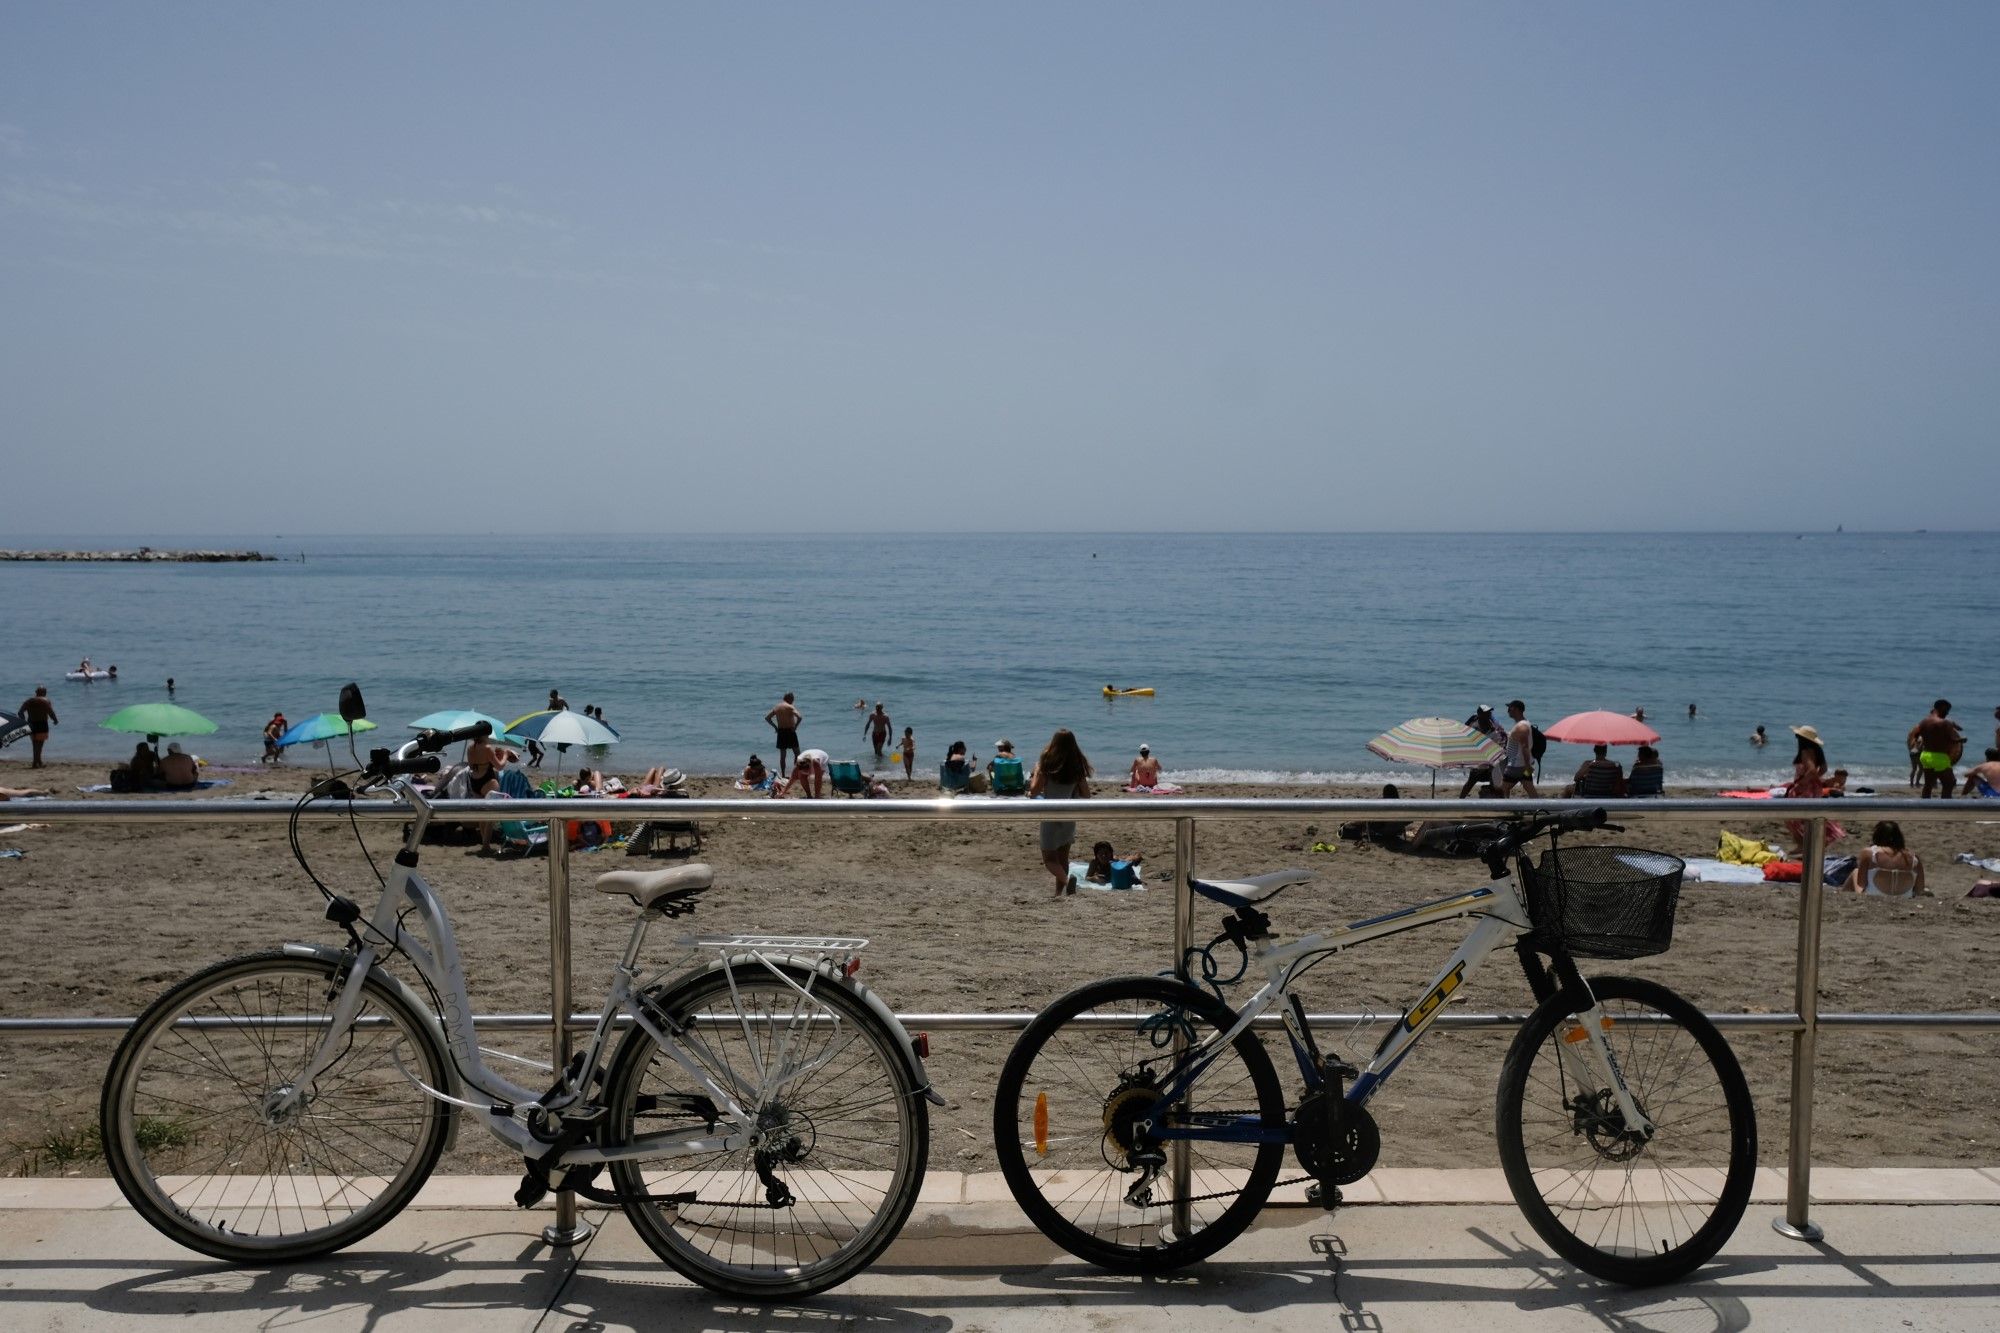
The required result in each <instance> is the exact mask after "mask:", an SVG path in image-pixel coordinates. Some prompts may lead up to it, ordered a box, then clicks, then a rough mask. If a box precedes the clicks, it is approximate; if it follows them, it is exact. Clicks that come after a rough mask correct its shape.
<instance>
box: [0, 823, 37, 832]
mask: <svg viewBox="0 0 2000 1333" xmlns="http://www.w3.org/2000/svg"><path fill="white" fill-rule="evenodd" d="M39 827H41V826H40V825H38V824H9V825H8V826H7V827H6V828H0V833H19V832H21V831H23V830H24V829H31V828H39Z"/></svg>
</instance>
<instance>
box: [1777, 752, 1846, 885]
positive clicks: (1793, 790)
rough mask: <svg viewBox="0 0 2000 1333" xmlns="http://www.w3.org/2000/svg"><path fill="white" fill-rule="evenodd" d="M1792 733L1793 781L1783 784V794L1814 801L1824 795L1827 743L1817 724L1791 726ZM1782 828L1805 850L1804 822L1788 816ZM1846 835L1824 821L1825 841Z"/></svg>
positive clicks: (1833, 823) (1842, 830)
mask: <svg viewBox="0 0 2000 1333" xmlns="http://www.w3.org/2000/svg"><path fill="white" fill-rule="evenodd" d="M1791 732H1792V735H1794V736H1797V737H1798V738H1799V748H1798V750H1797V752H1796V753H1794V754H1793V755H1792V780H1791V781H1790V782H1788V783H1786V784H1785V795H1787V796H1796V797H1798V798H1799V799H1801V800H1808V801H1816V800H1819V799H1820V798H1822V797H1824V796H1825V795H1826V772H1827V763H1826V745H1825V744H1824V743H1823V742H1822V741H1821V740H1820V738H1819V729H1818V728H1817V727H1810V726H1805V727H1793V728H1792V729H1791ZM1785 831H1786V832H1787V833H1790V834H1791V835H1792V842H1793V844H1794V845H1795V846H1796V847H1797V848H1798V850H1799V852H1800V854H1801V855H1803V854H1804V852H1805V845H1806V821H1805V820H1803V819H1788V820H1786V821H1785ZM1846 836H1847V830H1846V829H1844V828H1842V827H1841V826H1840V824H1839V823H1838V822H1837V821H1835V820H1831V819H1829V820H1827V821H1826V840H1827V841H1828V842H1838V841H1839V840H1840V839H1842V838H1844V837H1846Z"/></svg>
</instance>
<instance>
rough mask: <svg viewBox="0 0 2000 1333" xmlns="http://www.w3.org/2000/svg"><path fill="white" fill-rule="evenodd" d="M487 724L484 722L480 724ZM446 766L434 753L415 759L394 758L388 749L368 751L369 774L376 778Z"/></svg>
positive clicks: (427, 770) (424, 771) (434, 769)
mask: <svg viewBox="0 0 2000 1333" xmlns="http://www.w3.org/2000/svg"><path fill="white" fill-rule="evenodd" d="M479 725H480V726H482V727H483V726H485V725H486V724H485V723H484V722H482V723H480V724H479ZM443 767H444V761H443V760H442V759H439V758H438V757H437V756H436V755H434V754H423V755H418V756H417V757H416V758H414V759H396V758H392V757H391V756H390V754H389V752H388V751H387V750H370V751H369V752H368V775H369V776H370V777H376V778H393V777H401V776H403V775H405V774H409V773H435V772H437V771H438V770H439V769H441V768H443Z"/></svg>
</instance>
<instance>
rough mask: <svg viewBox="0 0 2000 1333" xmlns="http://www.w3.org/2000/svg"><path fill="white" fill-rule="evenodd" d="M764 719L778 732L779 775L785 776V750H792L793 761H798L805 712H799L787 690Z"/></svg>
mask: <svg viewBox="0 0 2000 1333" xmlns="http://www.w3.org/2000/svg"><path fill="white" fill-rule="evenodd" d="M764 721H766V722H768V723H769V724H770V725H771V729H772V730H774V731H776V732H777V733H778V776H779V777H780V778H783V777H784V776H785V775H786V767H785V752H786V751H790V752H791V756H792V762H793V763H797V762H798V758H799V723H801V722H803V721H805V714H803V713H801V712H799V710H798V708H797V706H796V705H795V704H793V702H792V696H791V693H790V692H789V691H787V692H786V694H785V697H784V698H783V699H780V700H779V701H778V703H777V705H776V706H775V707H773V708H772V709H771V711H770V712H768V713H766V714H764Z"/></svg>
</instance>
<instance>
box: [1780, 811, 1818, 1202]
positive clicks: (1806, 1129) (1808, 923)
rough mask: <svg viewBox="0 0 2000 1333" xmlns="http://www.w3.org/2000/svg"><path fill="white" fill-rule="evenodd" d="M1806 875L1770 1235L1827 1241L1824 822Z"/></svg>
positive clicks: (1810, 841) (1813, 838)
mask: <svg viewBox="0 0 2000 1333" xmlns="http://www.w3.org/2000/svg"><path fill="white" fill-rule="evenodd" d="M1805 853H1806V854H1805V860H1806V864H1805V874H1803V875H1802V876H1800V879H1799V893H1800V895H1801V897H1800V899H1799V956H1798V961H1797V963H1796V965H1795V966H1796V972H1795V974H1794V975H1795V977H1796V982H1797V990H1796V998H1795V1000H1794V1004H1795V1006H1796V1007H1797V1009H1798V1014H1799V1030H1798V1031H1797V1032H1796V1033H1794V1034H1793V1035H1792V1125H1791V1143H1790V1146H1789V1148H1788V1149H1787V1154H1786V1160H1785V1215H1784V1216H1783V1217H1774V1218H1772V1219H1771V1229H1772V1230H1774V1231H1776V1232H1777V1233H1778V1234H1779V1235H1781V1236H1789V1237H1791V1238H1792V1239H1793V1240H1809V1241H1810V1240H1819V1239H1820V1238H1822V1237H1823V1236H1825V1234H1826V1233H1825V1232H1824V1231H1822V1230H1821V1229H1820V1227H1819V1225H1818V1224H1817V1223H1815V1222H1814V1221H1813V1220H1812V1129H1813V1060H1814V1058H1815V1053H1816V1049H1817V1047H1818V1045H1819V924H1820V912H1821V909H1822V908H1823V907H1824V906H1825V903H1824V901H1823V900H1824V898H1825V896H1826V891H1825V885H1824V883H1823V880H1824V874H1823V868H1824V866H1825V863H1826V820H1824V819H1822V818H1818V817H1814V818H1813V819H1812V820H1811V821H1809V823H1808V825H1807V829H1806V849H1805Z"/></svg>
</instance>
